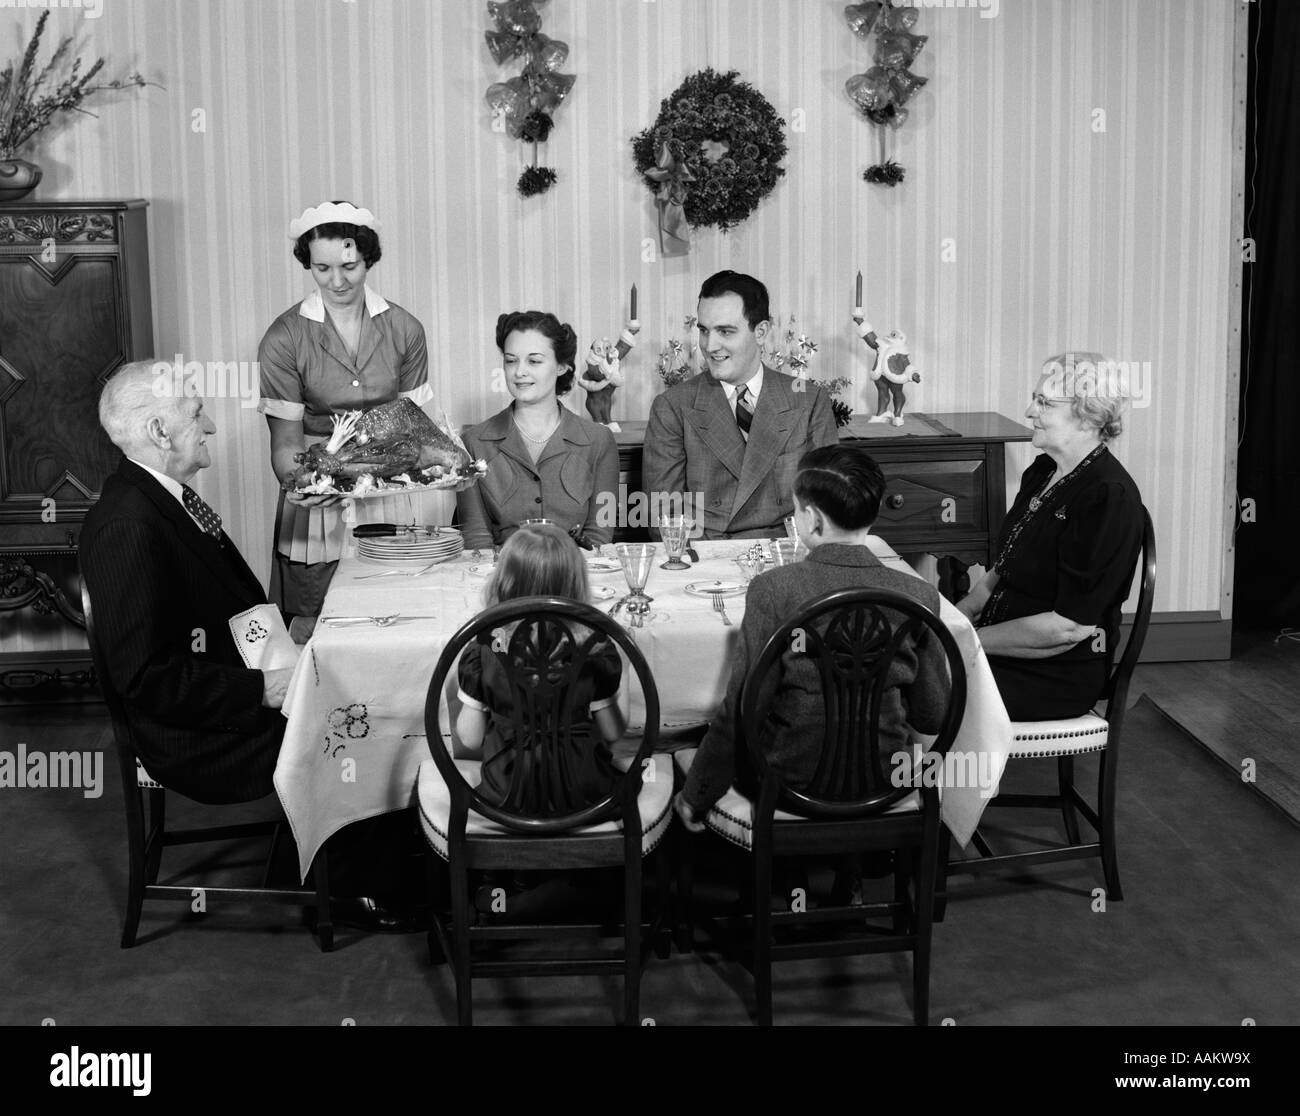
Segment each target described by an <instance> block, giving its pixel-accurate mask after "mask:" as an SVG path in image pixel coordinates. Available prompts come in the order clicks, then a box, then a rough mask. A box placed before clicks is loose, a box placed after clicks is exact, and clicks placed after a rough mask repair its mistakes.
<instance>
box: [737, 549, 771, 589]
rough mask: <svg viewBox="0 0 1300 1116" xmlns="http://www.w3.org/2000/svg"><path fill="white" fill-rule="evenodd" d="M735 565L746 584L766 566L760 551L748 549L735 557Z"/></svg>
mask: <svg viewBox="0 0 1300 1116" xmlns="http://www.w3.org/2000/svg"><path fill="white" fill-rule="evenodd" d="M736 566H737V567H738V568H739V570H740V576H741V577H742V578H744V580H745V584H746V585H748V584H749V583H750V582H751V581H752V580H753V579H754V578H755V577H757V576H758V575H759V574H761V573H762V572H763V570H764V569H766V568H767V563H766V562H765V561H764V560H763V555H762V554H761V553H759V552H757V551H754V550H749V551H746V552H745V553H744V554H742V555H740V557H739V558H737V559H736Z"/></svg>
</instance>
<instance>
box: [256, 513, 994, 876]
mask: <svg viewBox="0 0 1300 1116" xmlns="http://www.w3.org/2000/svg"><path fill="white" fill-rule="evenodd" d="M756 545H758V546H759V547H760V548H764V549H765V553H767V554H769V555H770V544H768V543H759V544H755V543H754V542H753V541H751V540H712V541H704V540H698V541H695V542H694V544H693V550H694V552H695V554H696V556H697V557H698V561H695V562H692V563H689V564H688V568H687V569H684V570H664V569H662V568H661V565H662V561H663V559H664V558H665V557H666V555H665V554H664V552H663V549H662V546H661V547H660V548H659V550H658V551H657V553H656V555H655V559H654V564H653V565H652V567H651V572H650V576H649V579H648V582H647V584H646V586H645V593H646V594H647V595H648V596H649V597H650V598H651V602H650V605H649V612H648V613H647V614H646V615H645V616H644V617H640V618H639V619H640V620H641V623H640V626H632V620H631V617H630V616H629V614H628V610H627V609H626V607H620V608H619V609H618V610H617V612H616V613H615V615H616V616H617V617H618V618H619V619H620V620H621V621H623V623H624V624H625V626H627V629H628V631H629V633H630V634H631V636H632V638H633V640H634V641H635V642H636V645H637V647H638V649H639V650H640V651H641V653H642V654H643V655H644V657H645V659H646V662H647V663H648V665H649V667H650V670H651V672H652V674H653V677H654V679H655V685H656V688H657V690H658V696H659V704H660V729H661V731H662V730H674V729H687V728H690V727H696V726H701V725H705V724H707V723H708V722H709V720H710V718H711V717H712V716H713V715H714V714H715V712H716V710H717V709H718V706H719V705H720V704H721V701H722V697H723V694H724V692H725V690H726V686H727V682H728V679H729V677H730V663H731V660H732V657H733V652H734V647H735V643H734V641H735V640H736V639H737V638H738V633H739V630H740V624H741V622H742V621H743V619H744V614H745V596H744V584H745V576H744V571H742V569H741V566H740V564H738V562H737V559H738V558H743V557H745V556H747V555H749V554H752V553H753V548H754V547H755V546H756ZM868 545H869V546H870V549H871V551H872V553H873V554H875V556H876V557H877V558H878V559H880V561H881V562H882V563H884V564H885V565H886V566H888V567H890V568H893V569H898V570H902V571H906V572H908V573H914V571H913V570H912V568H911V567H910V566H909V565H908V564H907V563H906V562H905V561H904V560H903V559H902V558H900V557H899V556H898V555H897V554H896V553H895V552H894V551H893V550H892V549H891V548H890V546H889V544H888V543H886V542H885V541H884V540H883V539H881V538H879V537H878V536H875V535H872V536H871V537H870V538H869V540H868ZM588 566H589V580H590V585H591V591H592V603H593V604H595V605H596V606H597V607H601V608H604V609H605V610H606V611H610V610H612V609H614V606H615V605H618V604H620V602H621V601H622V600H623V599H624V598H626V597H627V596H628V587H627V584H626V583H625V580H624V576H623V572H622V568H621V566H620V565H619V564H618V562H617V560H616V559H615V558H614V548H613V547H612V546H606V547H604V548H602V551H600V552H591V553H589V555H588ZM750 568H751V569H752V566H751V567H750ZM492 570H493V554H492V552H491V551H487V552H482V553H480V552H477V551H468V552H462V553H460V554H459V555H457V556H455V557H454V558H451V559H448V560H445V561H440V562H435V563H433V564H429V565H426V566H424V567H420V566H418V565H411V566H410V567H409V568H408V567H406V566H401V567H395V566H392V565H384V564H380V563H376V562H373V561H368V560H365V559H363V558H361V557H359V556H358V555H357V554H356V553H355V549H352V552H351V553H346V554H345V555H344V557H343V558H342V560H341V561H340V562H339V565H338V569H337V571H336V573H335V575H334V579H333V581H332V582H331V584H330V588H329V591H328V593H327V594H326V597H325V601H324V604H323V606H322V609H321V614H320V619H319V621H318V622H317V625H316V628H315V631H314V632H313V634H312V637H311V639H310V640H309V641H308V643H307V644H306V646H305V647H304V648H303V650H302V654H301V656H300V658H299V660H298V664H297V666H296V668H295V669H294V674H293V676H292V678H291V680H290V683H289V688H288V691H287V694H286V697H285V701H284V706H283V709H282V712H283V714H284V716H285V718H286V721H287V723H286V726H285V734H284V741H283V743H282V745H281V748H280V757H279V761H278V763H277V766H276V770H275V779H274V781H275V787H276V791H277V793H278V794H279V797H280V801H281V803H282V805H283V807H284V812H285V815H286V817H287V818H288V821H289V824H290V826H291V828H292V830H293V834H294V838H295V840H296V842H297V847H298V855H299V866H300V869H301V872H302V877H303V879H306V878H307V875H308V873H309V871H310V867H311V864H312V861H313V859H314V857H315V856H316V854H317V852H318V851H319V850H320V849H321V848H322V847H323V846H324V844H325V842H326V841H327V840H328V839H329V838H330V837H331V836H332V835H333V834H334V833H337V832H338V831H339V830H341V829H342V828H343V827H344V826H346V825H349V824H351V823H353V822H357V821H361V820H363V819H365V818H369V817H374V816H377V815H379V814H384V813H388V812H390V811H394V810H401V809H404V808H406V807H408V806H411V805H413V804H414V788H415V783H416V774H417V771H418V769H419V766H420V763H421V762H422V761H423V760H425V759H427V758H428V757H429V741H428V739H427V737H426V735H425V723H424V711H425V701H426V697H427V692H428V688H429V684H430V682H431V681H432V678H433V671H434V667H435V665H436V663H437V660H438V657H439V655H441V653H442V651H443V649H444V648H445V647H446V645H447V643H448V642H449V641H450V640H451V638H452V637H453V636H454V635H455V633H456V632H457V631H458V630H459V629H460V628H461V626H462V625H464V624H465V623H466V622H467V621H468V620H470V619H471V618H472V617H473V616H474V615H475V614H476V613H478V612H480V611H481V610H482V609H483V608H484V607H485V598H484V591H485V589H486V586H487V583H488V578H489V577H490V576H491V573H492ZM916 576H920V575H919V574H917V575H916ZM717 585H722V586H724V587H725V588H724V590H723V592H722V593H718V592H716V591H714V587H715V586H717ZM733 587H734V588H733ZM714 597H721V600H722V605H723V609H722V610H719V609H718V608H717V607H716V605H715V603H714ZM940 620H941V621H942V622H943V623H944V625H945V626H946V627H947V628H948V630H949V632H951V633H952V635H953V637H954V639H955V641H956V644H957V647H958V648H959V650H960V652H961V656H962V659H963V662H964V665H965V668H966V678H967V691H966V708H965V711H964V715H963V718H962V722H961V727H960V729H959V730H958V733H957V736H956V739H955V740H954V741H953V744H952V746H951V749H950V756H960V757H962V760H963V763H962V764H958V765H956V766H937V767H936V768H935V769H934V773H935V776H936V778H937V782H938V786H939V793H940V801H941V816H942V818H943V821H944V823H945V824H946V826H947V827H948V829H949V831H950V832H951V834H952V837H953V839H954V840H955V841H956V842H957V843H958V844H959V845H961V846H965V845H966V844H967V843H968V841H969V840H970V837H971V835H972V834H973V833H974V831H975V828H976V826H977V825H978V822H979V818H980V816H981V814H982V813H983V810H984V807H985V806H986V805H987V804H988V801H989V799H991V798H992V797H993V796H994V795H995V794H996V793H997V784H998V781H999V780H1000V778H1001V776H1002V771H1003V769H1004V767H1005V765H1006V761H1007V755H1008V752H1009V750H1010V744H1011V739H1012V728H1011V721H1010V719H1009V718H1008V716H1007V713H1006V709H1005V707H1004V706H1003V703H1002V700H1001V697H1000V696H999V694H998V690H997V685H996V683H995V682H994V679H993V674H992V671H991V670H990V669H989V665H988V661H987V659H986V658H985V656H984V651H983V648H982V647H981V646H980V642H979V637H978V636H977V635H976V632H975V629H974V628H973V627H972V625H971V623H970V621H969V620H968V619H967V617H966V616H965V615H964V614H963V613H961V612H960V611H959V610H958V609H957V608H956V607H954V606H953V605H952V604H951V603H949V602H948V601H947V600H946V599H943V598H941V605H940ZM455 695H456V679H455V674H454V672H452V676H451V677H450V678H449V679H448V685H447V687H446V689H445V690H444V693H443V695H442V699H441V705H440V708H441V712H442V724H441V731H442V735H443V740H442V741H441V742H440V743H439V745H438V746H440V747H452V748H454V742H453V740H452V736H451V732H450V726H451V724H452V720H451V717H450V715H449V710H451V709H453V708H454V701H455ZM619 701H620V705H621V708H622V712H623V716H624V719H625V720H626V722H627V725H628V735H629V736H630V737H632V738H634V739H635V738H638V737H639V736H640V735H641V734H642V733H643V732H644V728H645V701H644V696H643V694H642V693H641V690H640V687H639V685H638V684H637V681H636V676H635V673H634V672H632V671H630V670H627V669H625V671H624V685H623V688H622V690H621V691H620V695H619ZM954 771H956V772H957V773H958V775H959V777H957V778H953V772H954ZM974 776H977V777H974Z"/></svg>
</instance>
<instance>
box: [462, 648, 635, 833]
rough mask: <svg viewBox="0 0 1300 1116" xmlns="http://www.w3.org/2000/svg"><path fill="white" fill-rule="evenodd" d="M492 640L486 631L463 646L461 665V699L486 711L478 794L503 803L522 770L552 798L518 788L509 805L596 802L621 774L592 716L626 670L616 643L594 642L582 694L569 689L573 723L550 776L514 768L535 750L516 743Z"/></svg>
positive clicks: (562, 806)
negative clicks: (529, 795)
mask: <svg viewBox="0 0 1300 1116" xmlns="http://www.w3.org/2000/svg"><path fill="white" fill-rule="evenodd" d="M574 634H575V638H576V639H577V640H578V641H579V642H581V641H582V640H585V639H586V638H588V637H589V636H590V634H591V633H590V630H589V629H583V628H579V629H576V630H575V632H574ZM492 642H493V639H492V634H491V633H484V635H482V636H481V637H480V639H479V642H477V643H475V644H474V645H472V646H470V647H467V648H466V649H465V650H464V652H463V653H462V654H461V657H460V664H459V666H458V668H457V676H458V680H459V683H460V694H459V697H460V700H461V701H462V702H464V703H465V704H466V705H468V706H470V708H473V709H478V710H481V711H483V712H485V713H487V715H488V725H487V729H486V731H485V733H484V736H483V768H482V781H481V782H480V784H479V786H478V792H479V794H481V795H482V796H483V797H484V798H485V799H487V800H488V801H489V802H491V803H494V804H496V805H501V804H502V803H504V802H505V800H506V797H507V795H508V794H509V792H510V791H511V784H512V782H514V781H515V777H516V774H518V775H519V776H520V779H519V782H520V784H521V785H522V784H527V785H528V786H529V787H530V788H533V789H534V790H535V789H536V788H538V787H542V786H546V787H549V790H546V791H544V792H542V794H543V796H544V797H546V798H548V799H549V801H545V802H543V801H540V800H538V799H533V800H532V801H528V802H526V803H521V802H520V800H519V798H518V793H519V792H518V790H516V795H515V796H514V797H512V799H511V803H510V805H511V807H512V808H516V809H520V811H521V812H527V813H535V814H537V815H556V814H565V813H571V812H574V811H577V810H581V809H583V808H584V807H586V806H592V805H594V804H595V803H597V802H599V801H600V800H601V799H602V798H604V797H605V796H606V795H607V794H609V792H610V791H611V790H612V789H614V787H616V786H617V785H618V783H619V782H620V781H621V779H622V777H623V776H622V774H621V773H620V772H619V771H618V769H617V768H615V767H614V765H613V762H612V760H611V754H610V747H609V744H608V743H607V742H606V741H605V739H604V737H602V736H601V733H600V730H599V728H598V727H597V726H596V725H595V723H594V721H593V720H592V717H593V716H594V714H595V712H596V711H597V710H598V709H602V708H604V707H606V706H609V705H613V704H614V702H615V701H616V700H617V699H618V689H619V682H620V680H621V679H622V675H623V664H622V661H621V660H620V659H619V655H618V649H617V648H615V646H614V645H613V644H612V643H610V642H609V641H608V640H601V641H600V642H598V643H597V644H596V645H595V646H594V647H593V648H592V650H591V653H590V657H589V658H588V659H587V661H586V663H585V664H584V666H583V668H582V673H581V674H580V676H579V679H578V684H577V688H576V689H577V692H576V693H571V695H570V696H571V697H572V700H573V709H574V710H575V720H574V722H573V723H572V724H571V726H570V732H569V736H568V738H567V741H566V747H565V748H564V751H563V753H562V754H560V755H557V756H553V757H550V758H551V759H552V760H553V761H554V762H553V763H552V764H549V765H548V769H549V770H550V772H552V773H553V774H554V775H555V776H556V777H555V778H553V779H547V778H545V777H541V778H538V777H537V776H538V773H537V772H536V771H522V770H521V771H519V772H516V765H517V764H519V763H529V762H531V761H532V760H533V759H534V758H535V757H534V756H533V749H531V748H529V747H528V746H526V745H524V746H520V745H518V744H516V743H515V742H514V724H513V719H512V712H513V709H514V697H513V695H512V694H511V690H510V682H509V680H508V678H507V676H506V671H505V668H504V666H503V665H502V662H501V659H502V658H504V655H501V656H498V654H497V653H496V652H495V651H493V649H492ZM576 718H581V719H576Z"/></svg>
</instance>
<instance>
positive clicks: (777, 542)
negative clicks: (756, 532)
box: [772, 539, 803, 566]
mask: <svg viewBox="0 0 1300 1116" xmlns="http://www.w3.org/2000/svg"><path fill="white" fill-rule="evenodd" d="M802 557H803V554H802V553H800V550H799V540H798V539H773V540H772V562H773V563H774V564H775V565H778V566H793V565H794V564H795V563H796V562H798V561H799V560H800V559H801V558H802Z"/></svg>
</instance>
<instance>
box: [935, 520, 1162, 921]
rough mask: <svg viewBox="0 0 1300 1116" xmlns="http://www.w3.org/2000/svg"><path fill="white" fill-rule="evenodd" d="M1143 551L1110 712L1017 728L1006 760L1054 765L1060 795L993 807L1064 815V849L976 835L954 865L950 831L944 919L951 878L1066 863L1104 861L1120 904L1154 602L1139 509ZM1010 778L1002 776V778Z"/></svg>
mask: <svg viewBox="0 0 1300 1116" xmlns="http://www.w3.org/2000/svg"><path fill="white" fill-rule="evenodd" d="M1142 516H1143V529H1142V550H1141V553H1140V555H1139V558H1138V569H1139V570H1140V571H1141V575H1142V581H1141V587H1140V589H1139V591H1138V604H1137V612H1136V613H1135V614H1134V617H1133V627H1132V630H1131V631H1130V633H1129V637H1128V642H1127V643H1126V645H1125V647H1124V652H1123V654H1122V655H1121V656H1120V657H1119V659H1118V661H1117V662H1116V663H1115V664H1114V665H1113V667H1112V668H1111V671H1110V674H1109V676H1108V678H1107V680H1106V688H1105V690H1103V692H1102V696H1101V699H1100V700H1099V701H1098V705H1101V704H1102V703H1104V704H1105V707H1106V709H1105V712H1104V713H1097V712H1096V711H1095V710H1094V711H1093V712H1090V713H1085V714H1084V715H1083V716H1082V717H1069V718H1064V719H1061V720H1055V721H1013V722H1012V724H1011V727H1012V731H1013V734H1014V736H1013V739H1012V743H1011V749H1010V755H1009V759H1011V760H1026V759H1055V760H1056V763H1057V792H1056V793H1055V794H999V795H998V796H997V797H996V798H994V799H993V800H992V801H991V802H990V803H989V807H990V808H992V807H994V806H997V807H1029V808H1033V809H1059V810H1060V811H1061V817H1062V821H1063V822H1064V825H1065V834H1066V842H1067V843H1066V844H1064V845H1053V846H1051V847H1048V848H1042V849H1033V850H1030V851H1027V852H1015V853H1002V854H997V855H995V854H994V852H993V850H992V848H991V847H990V845H989V843H988V841H987V840H986V839H985V838H984V836H983V834H981V833H980V832H979V831H978V830H977V831H976V833H975V835H974V837H973V838H972V841H973V843H974V845H975V848H976V850H977V851H978V852H979V853H980V855H979V856H974V857H967V858H964V859H960V860H953V859H952V858H951V856H950V850H951V842H950V839H949V837H948V834H947V831H945V832H944V839H943V844H944V848H943V863H944V865H945V866H946V867H945V868H944V869H941V879H940V896H939V907H938V917H939V918H940V919H942V917H943V913H944V906H945V903H946V898H947V884H946V877H947V876H952V875H959V874H963V873H968V872H982V871H984V870H985V869H986V868H994V867H996V868H1011V867H1032V866H1034V865H1039V864H1051V863H1054V862H1057V861H1063V860H1079V859H1087V858H1092V857H1099V858H1100V859H1101V862H1102V872H1103V874H1104V876H1105V879H1106V896H1107V898H1109V899H1117V900H1118V899H1123V898H1124V893H1123V889H1122V888H1121V886H1120V879H1119V858H1118V853H1117V851H1116V844H1115V796H1116V772H1117V771H1118V768H1119V752H1120V736H1121V731H1122V729H1123V726H1124V712H1125V708H1126V706H1127V704H1128V691H1129V683H1130V682H1131V681H1132V678H1133V670H1134V668H1135V667H1136V666H1137V663H1138V658H1139V657H1140V656H1141V654H1142V646H1143V644H1144V643H1145V642H1146V635H1147V628H1148V627H1149V626H1150V624H1151V608H1152V601H1153V600H1154V597H1155V588H1156V537H1155V529H1154V527H1153V526H1152V523H1151V514H1150V512H1148V511H1147V510H1146V508H1143V509H1142ZM1090 752H1097V753H1100V762H1099V766H1098V771H1097V799H1096V804H1095V806H1094V805H1093V804H1090V803H1089V802H1088V801H1087V800H1086V799H1085V798H1084V797H1083V795H1082V794H1081V793H1080V791H1079V789H1078V787H1077V786H1075V783H1074V759H1075V757H1076V756H1080V755H1085V754H1087V753H1090ZM1004 778H1005V776H1004ZM1078 814H1082V815H1083V816H1084V819H1085V820H1086V821H1087V822H1088V824H1089V825H1091V826H1092V828H1093V830H1094V832H1095V833H1096V835H1097V839H1096V840H1095V841H1089V842H1086V843H1085V842H1083V841H1081V840H1080V833H1079V822H1078V816H1077V815H1078Z"/></svg>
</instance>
